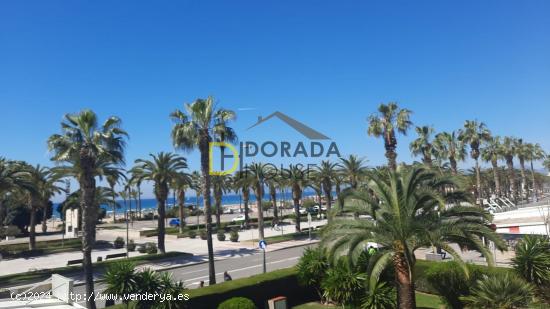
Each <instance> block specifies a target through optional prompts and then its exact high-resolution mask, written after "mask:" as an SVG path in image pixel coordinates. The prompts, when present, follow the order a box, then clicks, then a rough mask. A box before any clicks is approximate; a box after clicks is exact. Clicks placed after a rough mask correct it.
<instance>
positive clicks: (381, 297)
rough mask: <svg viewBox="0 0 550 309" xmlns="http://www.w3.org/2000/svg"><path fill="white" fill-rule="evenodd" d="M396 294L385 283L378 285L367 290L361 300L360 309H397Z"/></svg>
mask: <svg viewBox="0 0 550 309" xmlns="http://www.w3.org/2000/svg"><path fill="white" fill-rule="evenodd" d="M396 299H397V293H396V292H395V289H394V288H393V287H392V286H389V285H387V284H386V283H385V282H382V283H378V284H376V286H374V287H373V288H369V289H368V290H367V292H366V295H365V296H364V297H363V298H361V306H360V308H361V309H393V308H397V303H396Z"/></svg>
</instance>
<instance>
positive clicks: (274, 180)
mask: <svg viewBox="0 0 550 309" xmlns="http://www.w3.org/2000/svg"><path fill="white" fill-rule="evenodd" d="M266 172H267V173H266V178H265V183H266V184H267V188H268V190H269V198H270V199H271V203H272V204H273V220H275V222H277V221H278V220H279V213H278V209H277V189H278V188H280V187H281V186H282V183H281V182H282V179H281V177H280V176H281V175H279V172H278V170H277V169H276V168H274V167H271V168H268V169H267V171H266ZM281 217H282V216H281Z"/></svg>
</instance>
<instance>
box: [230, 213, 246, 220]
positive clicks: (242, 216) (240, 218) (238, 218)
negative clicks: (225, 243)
mask: <svg viewBox="0 0 550 309" xmlns="http://www.w3.org/2000/svg"><path fill="white" fill-rule="evenodd" d="M244 219H245V218H244V215H240V216H238V217H235V218H233V219H231V222H241V221H244Z"/></svg>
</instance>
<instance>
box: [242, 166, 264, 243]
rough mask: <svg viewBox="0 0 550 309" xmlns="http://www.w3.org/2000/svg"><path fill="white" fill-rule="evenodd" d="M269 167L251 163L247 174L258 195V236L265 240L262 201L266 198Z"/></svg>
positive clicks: (246, 171)
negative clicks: (266, 180)
mask: <svg viewBox="0 0 550 309" xmlns="http://www.w3.org/2000/svg"><path fill="white" fill-rule="evenodd" d="M268 169H269V166H268V165H266V164H264V163H255V162H254V163H251V164H250V165H248V166H247V167H246V170H245V173H248V174H249V179H250V180H251V185H252V188H253V190H254V194H255V195H256V207H257V211H258V235H259V239H264V214H263V212H264V211H263V205H262V200H263V197H264V187H265V178H266V174H268V173H269V170H268Z"/></svg>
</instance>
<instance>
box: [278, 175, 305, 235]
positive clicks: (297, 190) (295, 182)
mask: <svg viewBox="0 0 550 309" xmlns="http://www.w3.org/2000/svg"><path fill="white" fill-rule="evenodd" d="M283 177H284V178H285V179H286V183H287V185H288V186H289V187H290V188H291V190H292V201H293V203H294V215H295V216H296V221H295V228H296V232H300V200H301V199H302V193H303V191H304V188H305V187H307V186H308V184H309V182H310V179H309V176H308V175H307V173H306V171H304V169H303V168H302V167H301V166H299V165H290V166H289V167H288V168H287V169H284V170H283Z"/></svg>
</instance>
